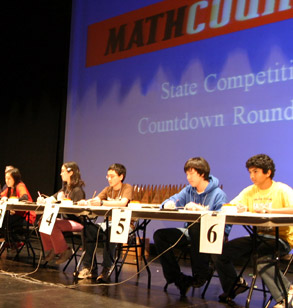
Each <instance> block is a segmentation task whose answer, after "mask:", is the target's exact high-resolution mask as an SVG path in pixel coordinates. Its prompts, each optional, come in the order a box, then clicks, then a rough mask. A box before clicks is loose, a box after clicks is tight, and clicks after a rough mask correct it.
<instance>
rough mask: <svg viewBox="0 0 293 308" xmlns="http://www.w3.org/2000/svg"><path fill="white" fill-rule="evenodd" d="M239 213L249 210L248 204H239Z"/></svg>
mask: <svg viewBox="0 0 293 308" xmlns="http://www.w3.org/2000/svg"><path fill="white" fill-rule="evenodd" d="M236 206H237V213H244V212H247V206H246V205H244V204H237V205H236Z"/></svg>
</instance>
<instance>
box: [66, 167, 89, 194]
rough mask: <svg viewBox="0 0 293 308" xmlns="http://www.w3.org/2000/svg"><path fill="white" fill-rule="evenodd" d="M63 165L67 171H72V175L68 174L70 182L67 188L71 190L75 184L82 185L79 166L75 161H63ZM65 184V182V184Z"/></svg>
mask: <svg viewBox="0 0 293 308" xmlns="http://www.w3.org/2000/svg"><path fill="white" fill-rule="evenodd" d="M63 166H64V167H65V168H66V170H67V172H70V171H72V175H71V176H70V184H69V185H68V188H69V189H70V190H71V189H73V188H74V187H76V186H84V181H83V180H82V179H81V175H80V171H79V167H78V165H77V163H76V162H74V161H70V162H67V163H64V164H63ZM65 185H66V186H67V184H65Z"/></svg>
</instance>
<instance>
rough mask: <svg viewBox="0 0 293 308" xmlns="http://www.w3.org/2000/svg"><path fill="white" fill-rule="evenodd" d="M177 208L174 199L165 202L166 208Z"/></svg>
mask: <svg viewBox="0 0 293 308" xmlns="http://www.w3.org/2000/svg"><path fill="white" fill-rule="evenodd" d="M175 208H176V204H175V202H174V201H171V200H169V201H167V202H166V203H165V204H164V209H166V210H173V209H175Z"/></svg>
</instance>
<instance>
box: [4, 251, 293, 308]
mask: <svg viewBox="0 0 293 308" xmlns="http://www.w3.org/2000/svg"><path fill="white" fill-rule="evenodd" d="M99 249H100V248H99ZM99 255H101V254H99ZM12 257H13V251H9V252H8V254H7V253H3V255H2V256H1V261H0V269H1V273H0V284H1V288H0V303H1V304H0V307H9V308H10V307H25V308H35V307H38V308H39V307H46V308H50V307H52V308H59V307H60V308H61V307H62V308H64V307H65V308H66V307H107V308H108V307H115V308H118V307H119V308H123V307H198V308H199V307H205V308H220V307H227V306H226V305H225V304H222V303H219V302H218V295H219V294H221V293H222V290H221V286H220V283H219V280H218V278H217V277H214V278H213V279H212V282H211V284H210V286H209V289H208V291H207V293H206V296H205V299H201V292H202V288H201V289H195V290H194V292H193V291H192V289H190V290H189V291H188V294H187V297H186V298H185V299H183V300H182V299H180V296H179V291H178V289H177V288H176V287H175V286H174V285H170V286H169V287H168V292H167V293H166V292H164V291H163V287H164V285H165V280H164V277H163V274H162V270H161V266H160V264H159V262H158V260H156V261H154V262H153V263H152V264H151V265H150V269H151V274H152V280H151V289H150V290H148V288H147V272H146V271H143V272H142V273H141V274H140V276H139V277H137V276H136V275H135V274H136V266H134V265H128V264H125V265H124V267H123V270H122V273H121V276H120V277H119V284H109V285H108V286H101V285H98V284H96V282H95V281H93V280H90V279H86V280H79V281H77V282H76V281H75V279H74V277H73V275H72V273H73V265H74V262H71V264H70V266H69V267H68V268H67V270H66V272H65V273H63V271H62V269H63V266H64V265H61V266H58V265H55V264H54V263H53V264H48V265H47V267H45V268H44V267H43V266H42V265H40V266H39V268H37V266H36V267H35V268H34V267H33V266H32V260H31V258H28V257H27V255H26V251H24V252H23V253H22V255H21V256H20V258H19V260H18V261H13V260H12ZM149 259H151V258H149ZM37 261H38V260H37ZM128 261H130V262H132V261H134V257H132V256H129V257H128ZM180 264H181V268H182V271H183V272H184V273H186V274H190V268H189V260H181V261H180ZM250 272H251V269H248V270H247V271H246V272H245V277H246V279H247V280H248V281H249V279H250V278H249V275H250ZM288 275H289V277H290V278H291V277H292V274H288ZM131 276H134V277H132V278H131V279H129V278H130V277H131ZM128 279H129V280H128ZM124 280H128V281H125V282H124ZM112 281H114V277H112ZM257 285H259V286H261V284H260V282H259V281H257ZM246 296H247V292H246V293H243V294H240V295H239V296H238V297H237V298H236V299H235V302H236V303H237V304H238V306H237V307H243V306H245V299H246ZM262 304H263V293H262V292H257V291H254V293H253V297H252V302H251V304H250V307H257V308H259V307H262ZM271 306H272V304H271Z"/></svg>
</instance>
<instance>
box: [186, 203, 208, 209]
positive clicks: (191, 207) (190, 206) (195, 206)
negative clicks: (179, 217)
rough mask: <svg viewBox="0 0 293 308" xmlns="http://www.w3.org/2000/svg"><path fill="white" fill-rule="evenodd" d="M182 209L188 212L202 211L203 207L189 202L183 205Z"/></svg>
mask: <svg viewBox="0 0 293 308" xmlns="http://www.w3.org/2000/svg"><path fill="white" fill-rule="evenodd" d="M184 209H185V210H189V211H204V210H205V207H204V206H202V205H200V204H197V203H195V202H189V203H187V204H186V205H185V207H184Z"/></svg>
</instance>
